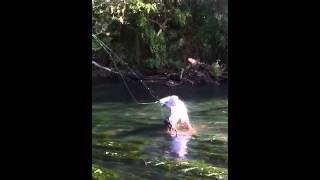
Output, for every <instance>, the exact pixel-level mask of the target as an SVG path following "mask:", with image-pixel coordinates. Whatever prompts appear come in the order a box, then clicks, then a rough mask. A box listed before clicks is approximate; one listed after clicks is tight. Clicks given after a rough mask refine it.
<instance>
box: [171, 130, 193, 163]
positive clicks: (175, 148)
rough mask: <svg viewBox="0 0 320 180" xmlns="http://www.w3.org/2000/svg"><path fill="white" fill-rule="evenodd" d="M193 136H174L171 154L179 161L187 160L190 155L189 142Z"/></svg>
mask: <svg viewBox="0 0 320 180" xmlns="http://www.w3.org/2000/svg"><path fill="white" fill-rule="evenodd" d="M191 137H192V135H189V134H179V135H178V136H172V140H171V146H170V153H171V155H172V156H173V157H175V158H177V159H186V155H187V153H188V142H189V141H190V139H191Z"/></svg>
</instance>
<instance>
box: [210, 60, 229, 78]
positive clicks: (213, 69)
mask: <svg viewBox="0 0 320 180" xmlns="http://www.w3.org/2000/svg"><path fill="white" fill-rule="evenodd" d="M219 63H220V60H217V61H216V62H215V63H212V64H211V66H209V72H210V74H211V76H213V77H215V78H219V77H221V76H222V75H223V73H224V71H225V67H224V65H220V64H219Z"/></svg>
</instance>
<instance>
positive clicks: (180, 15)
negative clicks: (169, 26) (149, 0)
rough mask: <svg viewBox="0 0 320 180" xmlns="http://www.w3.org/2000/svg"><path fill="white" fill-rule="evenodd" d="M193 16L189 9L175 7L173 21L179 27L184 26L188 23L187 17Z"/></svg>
mask: <svg viewBox="0 0 320 180" xmlns="http://www.w3.org/2000/svg"><path fill="white" fill-rule="evenodd" d="M190 16H191V13H190V12H189V11H183V10H180V9H174V14H173V23H174V24H175V25H177V26H179V27H184V26H185V25H186V24H187V18H188V17H190Z"/></svg>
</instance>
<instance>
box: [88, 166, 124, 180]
mask: <svg viewBox="0 0 320 180" xmlns="http://www.w3.org/2000/svg"><path fill="white" fill-rule="evenodd" d="M92 179H93V180H106V179H110V180H112V179H118V175H117V174H116V173H115V172H113V171H112V170H109V169H105V168H102V167H101V166H98V165H96V164H93V165H92Z"/></svg>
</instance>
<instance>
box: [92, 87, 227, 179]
mask: <svg viewBox="0 0 320 180" xmlns="http://www.w3.org/2000/svg"><path fill="white" fill-rule="evenodd" d="M131 86H132V85H131ZM134 86H135V85H134ZM137 88H138V86H137ZM152 88H154V89H157V91H158V92H156V93H157V94H158V95H160V97H164V96H165V95H169V94H172V93H174V94H177V95H178V96H180V97H181V98H182V99H183V100H184V101H185V103H186V105H187V108H188V111H189V116H190V121H191V123H192V125H193V127H194V128H195V129H196V131H197V132H196V134H195V135H193V136H192V137H186V136H181V137H178V138H172V137H170V136H168V135H166V134H165V130H164V126H163V119H164V118H165V117H166V116H167V115H168V114H169V111H168V110H167V109H165V108H161V107H160V106H159V105H158V104H152V105H138V104H135V103H134V102H133V101H132V99H130V96H128V93H126V91H125V89H124V88H123V85H122V84H120V83H116V84H107V85H101V84H100V85H95V86H93V105H92V136H93V139H92V158H93V169H92V176H93V179H148V180H150V179H181V180H182V179H227V177H228V172H227V169H228V100H227V95H226V94H227V91H226V88H221V87H199V88H192V89H183V87H182V89H180V90H179V89H177V90H172V89H171V90H168V89H167V88H166V87H152ZM133 89H134V88H133ZM137 90H138V89H137ZM137 92H139V93H137ZM135 94H136V95H137V97H138V98H141V99H144V98H146V97H148V95H147V94H146V93H144V92H143V91H141V89H140V90H139V91H136V92H135ZM141 94H142V95H141ZM183 147H184V148H183ZM179 150H182V151H183V152H184V155H183V156H182V157H177V156H176V154H175V153H176V151H179Z"/></svg>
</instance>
